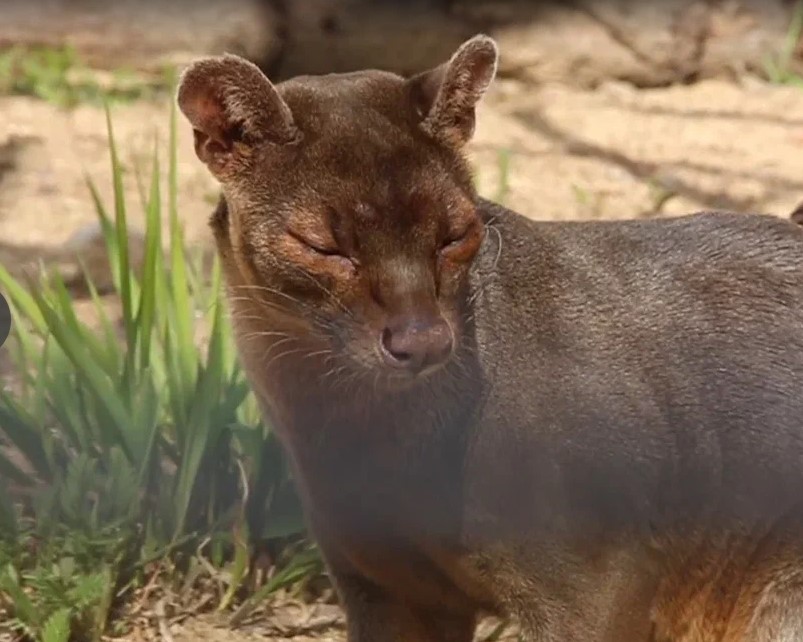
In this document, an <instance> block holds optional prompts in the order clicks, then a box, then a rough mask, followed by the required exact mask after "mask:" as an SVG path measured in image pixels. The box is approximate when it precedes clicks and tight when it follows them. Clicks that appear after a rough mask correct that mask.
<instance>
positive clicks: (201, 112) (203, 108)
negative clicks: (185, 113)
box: [191, 96, 228, 145]
mask: <svg viewBox="0 0 803 642" xmlns="http://www.w3.org/2000/svg"><path fill="white" fill-rule="evenodd" d="M193 102H194V104H193V105H192V107H191V110H192V116H193V117H192V119H191V120H192V124H193V127H194V128H195V129H197V130H199V131H200V132H202V133H204V134H206V135H207V136H208V137H209V138H211V139H212V140H214V141H216V142H218V143H220V144H222V145H224V144H225V142H226V140H225V138H226V132H227V130H228V126H227V124H226V114H225V110H224V108H223V105H222V104H221V103H220V102H219V101H218V100H216V98H214V97H212V96H198V97H197V98H196V100H195V101H193Z"/></svg>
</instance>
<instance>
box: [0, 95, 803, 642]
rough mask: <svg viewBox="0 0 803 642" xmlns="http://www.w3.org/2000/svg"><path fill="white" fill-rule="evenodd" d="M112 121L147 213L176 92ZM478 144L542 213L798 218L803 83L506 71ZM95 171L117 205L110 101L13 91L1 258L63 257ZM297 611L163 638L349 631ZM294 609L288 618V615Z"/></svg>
mask: <svg viewBox="0 0 803 642" xmlns="http://www.w3.org/2000/svg"><path fill="white" fill-rule="evenodd" d="M113 122H114V126H115V134H116V138H117V141H118V143H119V146H120V154H121V159H122V161H123V163H124V165H125V167H126V169H127V174H126V189H127V192H128V197H129V199H128V200H129V205H130V215H131V219H132V220H133V221H134V222H135V224H136V223H137V222H141V220H142V215H141V211H142V208H141V207H140V201H139V193H138V191H137V186H136V170H137V168H139V169H140V170H141V171H142V172H143V173H144V175H145V176H147V163H148V162H149V158H150V154H151V151H152V149H153V142H154V135H155V134H156V133H158V136H159V140H160V141H161V142H162V143H165V142H166V131H167V124H168V104H167V103H160V104H153V103H138V104H131V105H125V106H119V107H116V108H115V109H114V111H113ZM179 143H180V149H179V185H180V211H181V217H182V219H183V221H184V224H185V226H186V232H187V237H188V239H189V240H190V242H192V243H194V244H200V245H207V246H208V245H209V244H210V243H211V237H210V234H209V232H208V229H207V225H206V220H207V217H208V215H209V213H210V211H211V209H212V204H213V202H214V200H215V198H216V186H215V183H214V181H213V180H212V179H211V178H210V177H209V176H208V174H207V173H206V170H205V168H204V167H203V166H202V165H201V164H200V163H199V162H198V161H197V160H196V158H195V155H194V152H193V150H192V140H191V135H190V130H189V127H188V126H187V125H186V124H185V123H184V122H183V120H182V121H180V128H179ZM162 149H163V150H164V147H162ZM471 152H472V156H473V158H474V160H475V162H476V167H477V177H478V180H479V185H480V189H481V192H482V193H483V194H484V195H486V196H489V197H496V196H500V197H501V198H502V199H503V200H504V202H505V203H506V204H507V205H508V206H510V207H513V208H514V209H517V210H519V211H521V212H522V213H524V214H526V215H527V216H531V217H533V218H542V219H578V218H613V217H617V218H627V217H638V216H653V215H670V214H679V213H683V212H689V211H692V210H697V209H705V208H729V209H735V210H738V211H748V210H753V211H762V212H767V213H773V214H778V215H784V216H785V215H787V214H788V213H789V212H790V211H791V210H792V209H793V208H794V207H795V206H797V205H798V204H799V203H800V202H801V201H803V91H801V90H800V89H795V88H791V87H776V86H770V85H767V84H764V83H762V82H759V81H756V80H743V81H741V82H740V83H735V82H725V81H705V82H702V83H699V84H695V85H689V86H675V87H671V88H666V89H652V90H637V89H634V88H632V87H629V86H627V85H622V84H616V83H607V84H603V85H602V86H601V87H600V88H599V89H597V90H595V91H581V90H578V89H571V88H568V87H564V86H560V85H544V86H541V87H540V88H539V89H537V90H532V89H529V88H528V89H525V88H524V86H523V85H520V84H517V83H516V82H514V81H506V82H499V83H498V84H497V85H496V87H495V89H494V90H493V91H492V93H491V95H490V96H489V97H488V99H487V101H486V102H485V103H484V105H483V106H482V108H481V111H480V114H479V122H478V130H477V135H476V138H475V141H474V143H473V144H472V148H471ZM162 162H163V163H165V162H166V157H165V154H164V152H163V153H162ZM85 175H88V176H90V177H92V178H93V179H94V180H95V181H96V183H97V185H98V188H99V190H100V192H101V194H102V196H103V198H105V199H106V202H107V203H109V204H111V189H110V180H109V175H110V169H109V159H108V154H107V147H106V131H105V120H104V115H103V112H102V111H101V110H100V109H97V108H94V107H90V106H80V107H78V108H76V109H74V110H72V111H61V110H59V109H57V108H55V107H53V106H51V105H49V104H47V103H45V102H41V101H38V100H34V99H28V98H17V97H2V98H0V262H2V264H3V265H5V266H6V267H7V268H9V269H10V270H11V271H12V272H13V271H17V270H20V269H21V268H22V267H23V266H24V265H25V264H28V263H29V262H30V261H32V260H36V259H38V258H45V259H52V257H53V256H54V253H55V254H58V253H63V252H65V251H66V250H65V247H66V246H65V243H67V242H68V240H69V239H70V238H71V236H72V235H73V234H75V233H76V232H77V231H79V230H81V229H82V228H85V226H86V225H87V224H91V223H92V222H93V221H94V212H93V206H92V202H91V200H90V196H89V192H88V190H87V187H86V184H85ZM505 175H506V178H504V176H505ZM2 358H3V354H2V351H0V362H1V361H2ZM1 365H2V364H0V366H1ZM323 606H324V605H321V608H323ZM329 608H330V609H331V608H335V607H329ZM283 613H284V615H283V616H282V615H281V614H278V613H272V614H269V615H267V616H266V617H265V618H264V619H263V620H262V621H260V622H256V623H255V624H251V625H248V626H246V627H243V628H242V629H241V630H238V631H229V630H227V629H226V628H225V623H224V621H223V620H219V619H218V620H216V619H215V618H214V617H211V616H204V617H199V618H193V619H184V620H182V621H180V622H177V623H175V624H173V625H172V626H169V625H167V624H166V625H165V626H164V627H163V630H162V631H161V633H160V636H161V638H162V639H164V640H167V641H168V642H169V641H170V640H173V641H174V642H190V641H191V640H210V641H218V640H220V641H221V642H222V641H223V640H224V639H225V640H227V641H229V642H249V641H252V640H253V641H256V640H264V639H288V638H290V637H292V638H293V639H297V640H298V642H306V641H307V640H308V639H310V638H311V637H314V638H315V639H317V640H322V639H326V640H328V639H339V638H341V637H342V620H341V619H340V618H339V617H338V616H337V612H336V611H335V615H334V616H333V615H332V613H328V614H324V615H323V616H318V615H313V616H310V614H309V612H308V611H304V612H303V614H293V612H292V610H285V611H283ZM282 617H285V618H289V621H290V624H286V625H281V624H277V623H280V622H281V618H282ZM316 617H323V618H324V619H323V620H322V622H323V624H321V623H320V622H321V621H319V620H315V618H316ZM326 618H328V619H326ZM310 622H312V624H313V625H310ZM316 622H318V624H315V623H316ZM131 639H132V640H133V639H134V638H131ZM137 639H147V638H137Z"/></svg>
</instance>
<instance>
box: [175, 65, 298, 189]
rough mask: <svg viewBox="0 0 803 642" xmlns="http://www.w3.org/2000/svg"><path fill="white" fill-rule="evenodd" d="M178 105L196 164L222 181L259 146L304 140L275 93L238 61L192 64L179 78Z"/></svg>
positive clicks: (252, 69)
mask: <svg viewBox="0 0 803 642" xmlns="http://www.w3.org/2000/svg"><path fill="white" fill-rule="evenodd" d="M177 100H178V106H179V109H180V110H181V112H182V113H183V114H184V116H185V117H186V118H187V120H188V121H189V122H190V124H191V125H192V128H193V133H194V136H195V152H196V154H197V155H198V158H200V159H201V161H202V162H204V163H205V164H206V165H207V167H209V169H210V171H211V172H212V174H214V175H215V176H216V177H217V178H218V179H219V180H225V179H226V178H227V177H229V176H231V175H232V174H233V173H235V172H236V171H237V169H238V167H240V166H242V165H243V164H244V163H246V162H247V160H248V158H249V156H250V155H251V152H252V150H253V148H254V147H255V146H257V145H260V144H264V143H268V144H271V145H286V144H289V143H292V142H294V141H296V140H298V139H299V137H300V133H299V130H298V128H297V127H296V125H295V123H294V122H293V114H292V113H291V111H290V108H289V107H288V106H287V103H285V102H284V100H282V97H281V96H280V95H279V92H278V91H276V87H274V86H273V84H272V83H271V82H270V80H268V78H267V76H265V74H263V73H262V71H261V70H260V69H259V67H257V66H256V65H254V64H253V63H251V62H249V61H247V60H245V59H244V58H240V57H239V56H235V55H232V54H224V55H222V56H215V57H210V58H202V59H201V60H198V61H196V62H194V63H192V64H191V65H190V66H189V67H187V69H185V70H184V72H183V73H182V75H181V79H180V81H179V87H178V95H177Z"/></svg>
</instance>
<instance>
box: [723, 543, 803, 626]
mask: <svg viewBox="0 0 803 642" xmlns="http://www.w3.org/2000/svg"><path fill="white" fill-rule="evenodd" d="M761 584H762V585H763V586H758V587H756V589H754V590H748V591H746V592H745V593H744V594H743V595H742V596H741V599H740V600H739V603H738V604H737V607H736V610H735V613H734V619H733V625H732V627H731V630H730V631H729V635H728V636H727V637H726V639H725V641H724V642H803V557H800V558H798V559H792V560H788V561H787V562H786V563H785V564H783V565H779V566H776V567H775V568H773V569H772V573H771V575H768V576H765V577H764V578H762V581H761Z"/></svg>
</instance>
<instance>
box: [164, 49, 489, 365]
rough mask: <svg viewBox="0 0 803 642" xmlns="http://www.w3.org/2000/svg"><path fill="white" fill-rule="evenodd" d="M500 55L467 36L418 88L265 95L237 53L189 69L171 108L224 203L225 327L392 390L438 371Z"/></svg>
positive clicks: (454, 328)
mask: <svg viewBox="0 0 803 642" xmlns="http://www.w3.org/2000/svg"><path fill="white" fill-rule="evenodd" d="M497 56H498V52H497V47H496V45H495V43H494V41H493V40H491V39H490V38H488V37H485V36H477V37H475V38H472V39H471V40H469V41H467V42H466V43H464V44H463V45H462V46H461V47H460V48H459V49H458V50H457V51H456V52H455V54H454V55H453V56H452V58H451V60H450V61H448V62H446V63H444V64H443V65H441V66H439V67H437V68H435V69H432V70H430V71H427V72H424V73H421V74H418V75H416V76H414V77H412V78H403V77H400V76H397V75H395V74H392V73H387V72H382V71H375V70H369V71H362V72H357V73H349V74H332V75H327V76H305V77H297V78H294V79H291V80H288V81H286V82H283V83H280V84H278V85H273V84H272V83H271V82H270V80H268V78H267V77H266V76H265V75H264V74H263V73H262V72H261V71H260V70H259V69H258V68H257V67H256V66H254V65H253V64H251V63H250V62H247V61H246V60H243V59H242V58H239V57H237V56H233V55H224V56H220V57H213V58H206V59H201V60H199V61H197V62H195V63H194V64H192V65H191V66H190V67H189V68H188V69H187V70H186V71H185V72H184V73H183V76H182V78H181V83H180V87H179V91H178V104H179V107H180V109H181V111H182V112H183V114H184V115H185V116H186V118H187V119H188V121H189V122H190V124H191V125H192V128H193V131H194V136H195V149H196V152H197V154H198V157H199V158H200V159H201V161H203V162H204V163H205V164H206V166H207V167H208V168H209V170H210V171H211V173H212V174H213V175H214V176H215V177H216V178H217V179H218V181H219V182H220V184H221V186H222V189H223V195H224V199H225V207H220V208H219V209H218V212H217V214H216V216H214V217H213V228H214V232H215V237H216V241H217V244H218V249H219V252H220V254H221V256H222V259H223V264H224V269H225V272H226V279H227V282H228V284H229V288H230V292H231V295H232V296H231V299H232V303H233V305H234V307H235V318H236V317H237V314H236V311H237V308H238V306H242V305H245V306H246V307H247V308H248V310H249V314H248V316H249V317H251V318H253V317H254V316H255V315H256V316H264V321H265V322H264V324H263V326H262V327H267V326H271V327H274V328H281V329H282V332H287V333H289V334H292V335H295V336H296V338H297V339H299V340H300V338H302V337H305V338H306V339H309V340H310V341H311V342H316V341H317V342H318V343H319V344H323V345H324V346H328V349H330V350H331V353H332V354H336V355H337V356H338V357H342V358H345V360H346V361H347V362H348V363H349V364H351V365H352V366H354V367H356V368H360V369H367V370H368V371H372V372H375V373H377V374H378V375H380V374H381V375H386V378H387V379H388V380H400V381H402V380H416V379H419V378H421V377H422V376H423V375H426V374H428V373H431V372H434V371H435V370H437V369H438V368H439V367H440V366H442V365H443V364H445V363H446V362H447V361H448V360H449V359H450V357H451V355H452V354H453V352H454V350H455V348H456V346H458V345H459V343H460V341H461V338H462V332H463V319H464V313H465V310H464V309H463V304H464V301H465V291H466V286H467V276H468V271H469V267H470V265H471V263H472V261H473V259H474V258H475V256H476V254H477V252H478V249H479V247H480V244H481V243H482V240H483V238H484V233H485V230H484V227H483V224H482V221H481V219H480V217H479V215H478V213H477V211H476V199H477V197H476V193H475V190H474V187H473V184H472V177H471V175H470V172H469V170H468V167H467V163H466V161H465V159H464V156H463V151H464V147H465V145H466V143H468V141H469V140H470V138H471V136H472V134H473V131H474V123H475V107H476V105H477V103H478V102H479V100H480V99H481V97H482V96H483V94H484V93H485V91H486V90H487V89H488V86H489V85H490V83H491V82H492V80H493V78H494V74H495V72H496V66H497ZM244 316H245V315H243V317H244ZM277 336H278V333H277Z"/></svg>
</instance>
